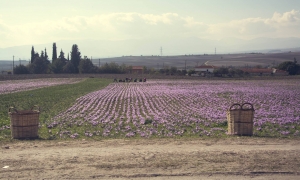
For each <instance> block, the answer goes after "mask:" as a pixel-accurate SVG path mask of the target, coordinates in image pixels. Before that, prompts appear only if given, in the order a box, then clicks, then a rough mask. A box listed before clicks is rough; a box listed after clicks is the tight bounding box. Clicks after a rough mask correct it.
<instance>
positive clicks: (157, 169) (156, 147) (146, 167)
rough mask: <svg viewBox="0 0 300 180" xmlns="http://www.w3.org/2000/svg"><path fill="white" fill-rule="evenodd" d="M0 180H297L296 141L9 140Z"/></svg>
mask: <svg viewBox="0 0 300 180" xmlns="http://www.w3.org/2000/svg"><path fill="white" fill-rule="evenodd" d="M0 153H1V156H0V162H1V166H2V167H1V170H0V179H14V178H18V179H93V178H96V179H182V178H183V179H299V177H300V140H298V139H294V140H289V139H275V138H268V139H265V138H253V137H230V138H221V139H217V138H210V139H173V138H164V139H138V140H135V139H131V140H126V139H116V140H103V141H87V140H77V141H40V140H37V141H13V142H9V143H8V142H6V143H2V144H1V150H0Z"/></svg>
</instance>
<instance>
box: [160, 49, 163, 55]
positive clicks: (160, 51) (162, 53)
mask: <svg viewBox="0 0 300 180" xmlns="http://www.w3.org/2000/svg"><path fill="white" fill-rule="evenodd" d="M162 55H163V53H162V47H160V56H162Z"/></svg>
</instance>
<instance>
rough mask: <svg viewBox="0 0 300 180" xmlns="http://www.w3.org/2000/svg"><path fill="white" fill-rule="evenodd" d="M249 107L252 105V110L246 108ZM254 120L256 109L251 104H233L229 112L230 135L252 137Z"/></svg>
mask: <svg viewBox="0 0 300 180" xmlns="http://www.w3.org/2000/svg"><path fill="white" fill-rule="evenodd" d="M247 105H250V108H246V106H247ZM233 107H238V108H236V109H233ZM253 118H254V108H253V105H252V104H251V103H244V104H242V105H240V104H233V105H232V106H230V108H229V109H228V111H227V121H228V134H231V135H245V136H252V135H253Z"/></svg>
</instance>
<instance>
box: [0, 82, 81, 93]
mask: <svg viewBox="0 0 300 180" xmlns="http://www.w3.org/2000/svg"><path fill="white" fill-rule="evenodd" d="M81 80H82V79H76V78H49V79H45V78H44V79H27V80H9V81H0V94H7V93H14V92H18V91H27V90H32V89H38V88H43V87H49V86H56V85H60V84H72V83H77V82H79V81H81Z"/></svg>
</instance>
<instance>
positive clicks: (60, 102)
mask: <svg viewBox="0 0 300 180" xmlns="http://www.w3.org/2000/svg"><path fill="white" fill-rule="evenodd" d="M110 82H111V80H110V79H99V78H88V79H85V80H83V81H80V82H79V83H75V84H66V85H59V86H52V87H47V88H41V89H35V90H31V91H23V92H16V93H10V94H2V95H0V102H1V103H0V127H2V126H4V125H8V126H9V125H10V119H9V116H8V109H9V107H15V108H16V109H18V110H27V109H31V107H32V106H33V105H37V106H39V107H40V110H41V113H40V118H39V120H40V122H41V123H42V124H44V123H45V122H46V121H47V120H49V119H51V117H53V116H55V115H57V114H58V113H59V112H62V111H65V110H66V109H68V108H69V107H70V106H72V105H73V104H74V103H75V101H76V99H77V98H79V97H81V96H83V95H85V94H87V93H90V92H93V91H96V90H99V89H101V88H104V87H106V86H107V85H108V84H109V83H110ZM43 129H44V128H42V129H41V130H42V131H43ZM39 131H40V130H39ZM0 137H2V138H8V137H10V130H4V131H0ZM0 140H1V138H0Z"/></svg>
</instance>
